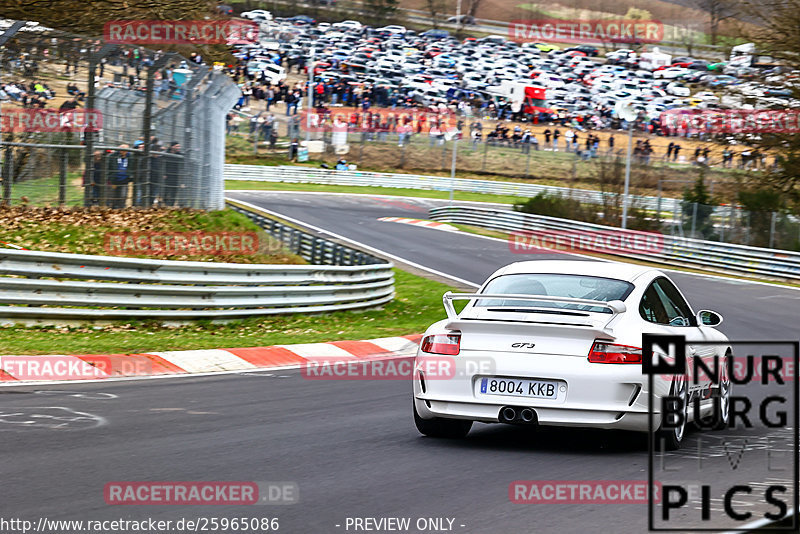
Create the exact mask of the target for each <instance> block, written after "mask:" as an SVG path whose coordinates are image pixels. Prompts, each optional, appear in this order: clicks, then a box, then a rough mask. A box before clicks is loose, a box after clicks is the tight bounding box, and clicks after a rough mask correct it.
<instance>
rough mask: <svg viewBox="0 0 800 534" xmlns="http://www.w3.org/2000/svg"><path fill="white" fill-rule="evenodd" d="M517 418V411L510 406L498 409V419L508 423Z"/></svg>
mask: <svg viewBox="0 0 800 534" xmlns="http://www.w3.org/2000/svg"><path fill="white" fill-rule="evenodd" d="M516 418H517V411H516V410H515V409H514V408H512V407H511V406H506V407H505V408H503V409H502V410H500V419H501V420H502V421H503V422H505V423H510V422H511V421H513V420H514V419H516Z"/></svg>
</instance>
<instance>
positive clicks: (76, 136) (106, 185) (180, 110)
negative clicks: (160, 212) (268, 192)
mask: <svg viewBox="0 0 800 534" xmlns="http://www.w3.org/2000/svg"><path fill="white" fill-rule="evenodd" d="M240 94H241V91H240V89H239V88H238V87H237V86H236V84H234V83H233V82H232V81H231V80H230V78H229V77H228V76H227V75H225V74H224V73H223V72H222V71H218V70H215V69H213V68H210V67H208V66H206V65H203V64H200V63H198V62H195V61H192V60H187V59H186V58H184V57H182V56H181V55H179V54H177V53H174V52H164V51H153V50H149V49H146V48H143V47H140V46H126V45H111V44H104V43H103V42H102V41H100V40H98V39H90V38H87V37H82V36H76V35H71V34H68V33H65V32H60V31H57V30H52V29H48V28H43V27H42V26H40V25H38V24H36V23H31V22H27V23H26V22H19V21H8V20H5V21H0V121H1V122H2V126H3V127H2V133H1V134H0V158H2V173H0V176H1V177H2V201H3V203H4V204H5V205H15V204H23V203H24V204H32V205H56V204H57V205H65V206H68V205H73V206H75V205H82V206H93V205H98V206H105V207H112V208H126V207H150V206H175V207H191V208H200V209H222V208H223V207H224V183H223V178H222V169H223V165H224V157H225V116H226V114H227V112H228V110H230V108H231V107H232V106H233V104H235V103H236V101H237V100H238V99H239V96H240ZM90 114H93V115H92V116H96V117H98V118H99V120H97V121H96V123H94V126H96V127H92V123H91V121H89V120H87V119H86V118H85V117H87V116H90ZM44 116H55V117H58V119H57V122H55V123H52V124H45V125H44V127H43V126H42V124H41V122H38V123H37V120H36V118H37V117H44ZM81 117H83V120H81Z"/></svg>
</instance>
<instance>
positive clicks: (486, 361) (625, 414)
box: [413, 351, 670, 432]
mask: <svg viewBox="0 0 800 534" xmlns="http://www.w3.org/2000/svg"><path fill="white" fill-rule="evenodd" d="M432 359H433V360H439V359H441V357H440V356H434V355H428V354H425V353H418V355H417V359H416V362H415V372H414V380H413V384H414V398H415V403H416V407H417V413H418V414H419V415H420V417H422V418H424V419H428V418H432V417H443V418H453V419H470V420H473V421H481V422H486V423H493V422H494V423H497V422H499V413H500V409H501V408H502V407H503V406H516V407H529V408H532V409H534V410H535V411H536V415H537V418H538V421H539V424H541V425H552V426H573V427H594V428H606V429H621V430H634V431H640V432H646V431H647V430H648V394H647V387H648V381H647V378H648V377H647V375H644V374H642V368H641V366H640V365H630V364H595V363H589V361H588V360H587V359H586V358H584V357H575V356H560V355H547V354H544V355H543V354H520V353H488V352H485V351H462V353H461V354H460V355H458V356H453V357H452V360H453V362H454V366H455V372H454V373H453V374H452V375H451V376H448V377H440V378H438V379H437V378H433V377H428V379H426V377H425V370H426V369H428V368H429V367H426V365H425V364H426V362H427V361H430V360H432ZM476 361H479V362H482V364H476V363H475V362H476ZM484 377H503V378H524V379H541V380H551V381H557V382H558V383H559V393H558V396H557V398H555V399H543V398H532V397H520V396H508V395H486V394H482V393H480V387H476V382H479V381H480V380H481V379H482V378H484ZM653 379H654V406H655V408H656V409H655V410H654V414H653V428H658V426H659V425H660V424H661V415H660V413H659V410H658V408H659V407H660V404H661V402H660V398H661V397H662V396H664V395H667V394H668V393H669V388H670V380H669V379H668V378H665V377H661V376H655V377H653Z"/></svg>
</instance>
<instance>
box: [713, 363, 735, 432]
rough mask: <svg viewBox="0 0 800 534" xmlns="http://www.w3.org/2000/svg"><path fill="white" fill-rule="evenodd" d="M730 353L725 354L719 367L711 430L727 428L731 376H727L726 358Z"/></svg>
mask: <svg viewBox="0 0 800 534" xmlns="http://www.w3.org/2000/svg"><path fill="white" fill-rule="evenodd" d="M731 357H732V356H731V353H730V352H729V353H727V354H726V355H725V359H724V360H723V363H722V369H720V376H719V387H718V388H717V392H716V395H717V397H719V402H718V403H715V404H714V407H715V409H714V412H715V413H714V414H713V417H714V419H713V420H714V423H715V424H714V426H713V427H712V428H713V430H725V429H726V428H728V424H729V421H730V416H731V414H730V412H731V388H732V384H731V377H730V376H728V359H729V358H731Z"/></svg>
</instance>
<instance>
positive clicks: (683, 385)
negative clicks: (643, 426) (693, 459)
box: [656, 375, 689, 451]
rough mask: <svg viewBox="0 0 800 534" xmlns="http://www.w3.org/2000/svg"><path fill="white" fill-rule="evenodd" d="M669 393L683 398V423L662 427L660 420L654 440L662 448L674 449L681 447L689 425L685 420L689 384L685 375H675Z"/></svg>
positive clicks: (687, 410) (687, 414) (687, 413)
mask: <svg viewBox="0 0 800 534" xmlns="http://www.w3.org/2000/svg"><path fill="white" fill-rule="evenodd" d="M670 395H671V396H675V397H680V398H682V399H683V424H682V425H678V426H676V427H675V428H663V426H664V421H663V420H662V421H661V426H662V428H659V429H658V431H657V432H656V440H657V444H663V446H664V450H666V451H676V450H678V449H680V448H681V443H683V438H684V437H685V436H686V428H687V427H688V426H689V423H688V422H687V418H688V417H689V402H688V398H689V384H688V381H687V377H686V376H685V375H684V376H677V377H675V380H674V381H673V382H672V388H671V389H670Z"/></svg>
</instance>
